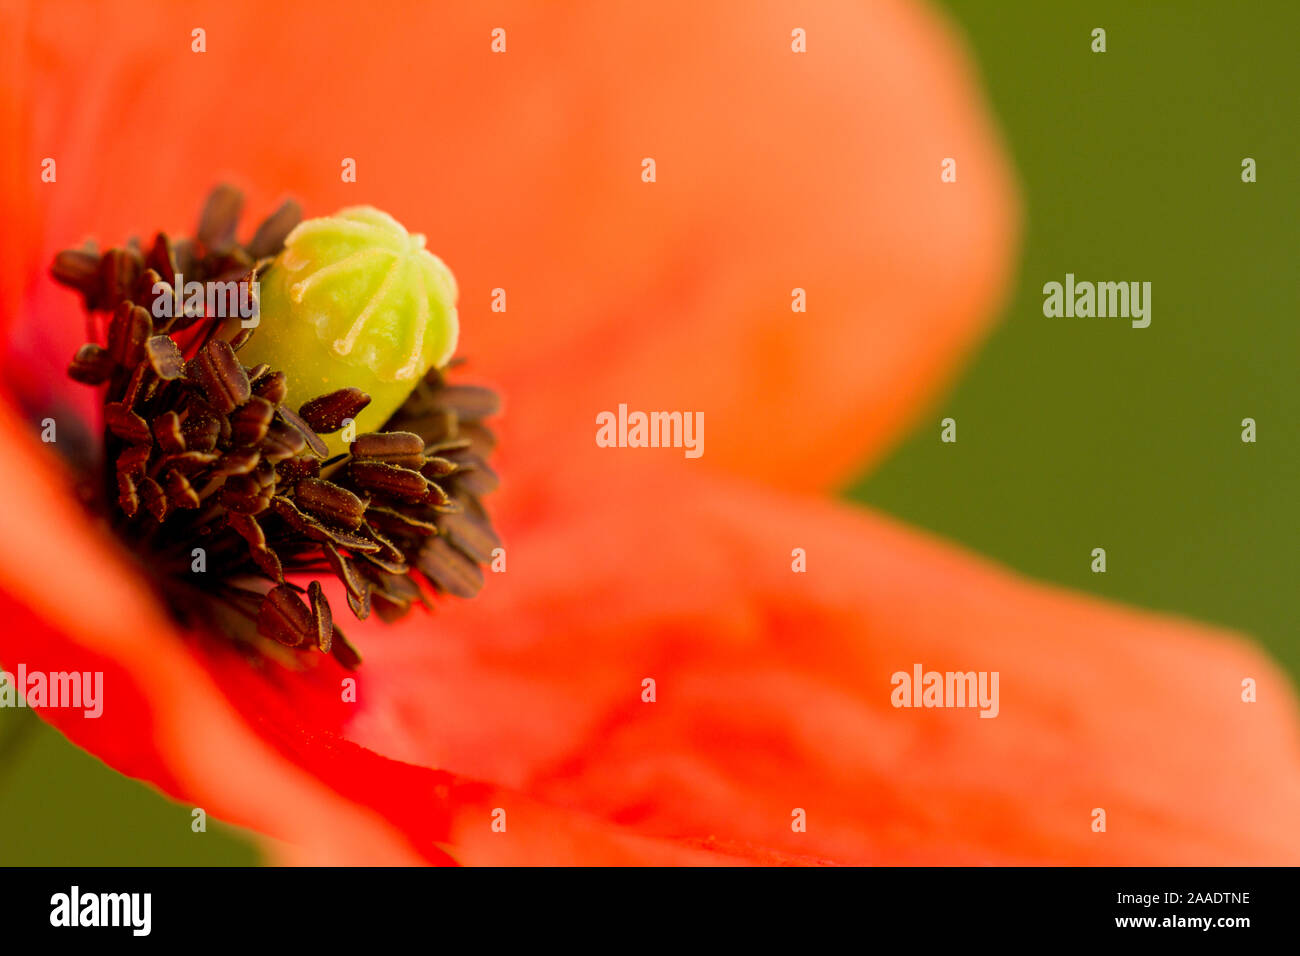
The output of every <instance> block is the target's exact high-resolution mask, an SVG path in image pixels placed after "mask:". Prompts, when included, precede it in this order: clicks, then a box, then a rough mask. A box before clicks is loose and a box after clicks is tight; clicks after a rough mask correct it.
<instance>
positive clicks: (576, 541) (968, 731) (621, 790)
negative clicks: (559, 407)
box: [349, 469, 1300, 865]
mask: <svg viewBox="0 0 1300 956" xmlns="http://www.w3.org/2000/svg"><path fill="white" fill-rule="evenodd" d="M602 478H603V479H604V480H602V481H596V482H593V483H592V484H591V485H589V486H587V487H585V488H584V489H583V491H582V494H581V495H580V496H573V497H570V498H568V499H567V503H566V501H565V500H564V499H559V498H557V499H555V501H554V502H553V508H552V510H551V511H549V512H547V513H545V516H544V517H543V518H542V519H541V520H540V521H539V522H538V523H537V524H536V525H535V526H534V527H532V528H530V529H528V530H527V531H526V532H524V533H516V534H515V535H513V536H512V537H510V538H509V539H508V562H509V563H508V568H507V571H506V573H504V574H497V575H493V576H490V577H491V580H490V581H489V586H488V592H487V593H488V594H489V595H490V597H489V598H487V599H485V600H480V601H477V602H473V603H457V604H448V605H447V606H446V607H443V608H440V609H439V610H438V612H437V615H436V619H435V621H434V623H433V626H432V627H430V626H429V625H428V623H426V622H425V621H420V620H413V621H410V622H409V623H407V624H404V625H401V626H399V627H398V628H397V629H394V630H391V631H390V632H388V633H386V634H383V635H378V634H376V635H375V636H374V639H373V640H371V641H370V642H369V643H368V644H367V648H366V650H367V654H368V657H367V661H366V663H365V665H364V667H363V672H364V673H363V681H364V687H365V693H366V694H367V695H368V696H369V697H370V698H371V699H372V700H373V701H374V702H375V704H374V706H372V707H370V708H367V709H366V710H365V711H364V712H363V713H362V714H361V715H360V716H359V717H358V719H357V721H356V722H354V723H353V724H352V725H351V727H350V731H349V732H350V733H351V734H352V735H353V737H354V738H355V739H357V740H358V741H360V742H362V743H369V744H371V745H372V746H375V747H381V748H383V749H384V750H385V752H387V753H390V754H394V755H396V756H399V757H401V758H402V759H405V760H410V761H413V762H418V763H425V764H432V765H436V766H445V767H450V768H454V769H455V770H457V771H458V772H461V773H465V774H468V775H470V776H474V777H479V778H483V779H491V780H495V781H497V782H499V783H501V784H503V785H506V786H510V787H513V788H516V789H519V790H522V791H526V792H527V793H529V794H530V795H532V796H533V797H535V798H537V799H540V800H544V801H548V802H550V803H552V804H555V805H559V806H564V807H569V808H573V809H579V810H583V811H586V812H589V813H592V814H595V815H599V816H601V817H604V818H606V819H609V820H612V821H615V822H617V823H619V824H622V825H624V826H627V827H629V828H632V829H635V830H637V831H639V832H642V833H647V834H651V835H662V836H677V837H692V836H694V837H703V836H709V835H715V836H717V837H719V838H722V839H728V838H731V839H742V840H744V841H747V842H748V843H750V844H752V845H756V846H762V847H766V848H769V849H772V850H774V851H777V852H787V853H792V854H800V855H802V856H805V857H810V858H814V859H818V858H820V859H831V860H836V861H840V862H855V863H868V862H870V863H950V864H962V863H1004V864H1013V863H1014V864H1039V863H1055V864H1081V863H1084V864H1094V863H1108V864H1180V865H1181V864H1200V865H1206V864H1258V863H1290V864H1295V863H1297V862H1300V821H1298V820H1297V818H1296V815H1295V814H1294V812H1292V811H1293V809H1294V807H1295V806H1297V805H1298V804H1297V800H1300V743H1298V738H1297V719H1296V718H1297V711H1296V702H1295V697H1294V695H1293V694H1292V692H1291V689H1290V687H1289V685H1288V682H1287V680H1286V678H1285V677H1284V676H1283V675H1282V674H1280V673H1279V672H1278V670H1277V669H1276V668H1275V667H1274V666H1273V665H1272V664H1271V663H1269V662H1268V661H1267V660H1266V659H1264V657H1263V656H1262V655H1261V654H1260V653H1259V652H1258V651H1257V650H1256V649H1254V648H1253V647H1252V646H1251V645H1250V644H1248V643H1247V642H1245V641H1243V640H1241V639H1240V638H1237V637H1235V636H1232V635H1229V634H1225V633H1223V632H1219V631H1215V630H1213V629H1211V628H1208V627H1203V626H1200V625H1197V624H1194V623H1191V622H1186V621H1179V620H1174V619H1170V618H1166V617H1161V616H1157V615H1154V614H1150V613H1146V612H1141V611H1136V610H1128V609H1124V608H1120V607H1116V606H1113V605H1108V604H1106V603H1103V602H1101V601H1098V600H1094V599H1091V598H1086V597H1081V596H1077V595H1073V594H1069V593H1066V592H1063V591H1061V590H1058V589H1055V588H1049V587H1044V586H1042V585H1038V584H1033V583H1030V582H1027V581H1024V580H1023V579H1020V578H1018V577H1017V576H1015V575H1012V574H1009V573H1008V572H1006V571H1003V570H1000V569H997V568H995V567H993V566H991V565H990V564H988V563H986V562H983V561H980V560H978V559H976V558H974V557H972V556H970V555H967V554H965V553H963V552H961V551H959V550H958V549H955V548H953V547H951V546H947V545H943V544H940V543H937V542H935V541H932V540H930V539H928V538H926V537H924V536H921V535H919V534H916V533H914V532H910V531H908V530H905V529H903V528H901V527H899V526H897V525H895V524H894V523H893V522H891V521H889V520H887V519H884V518H880V517H877V516H872V515H869V514H865V513H860V512H857V511H855V510H851V509H848V508H846V507H843V506H836V505H831V504H816V503H807V502H796V501H791V500H789V499H787V498H783V497H780V496H778V495H777V494H775V493H769V492H763V491H760V490H753V489H749V490H747V489H744V488H740V487H737V486H735V485H728V484H717V485H708V484H706V483H705V482H703V481H701V482H698V483H693V484H686V483H684V482H683V483H680V484H678V485H677V486H676V493H675V494H674V495H673V496H672V499H671V508H669V509H664V510H660V509H657V508H655V507H644V506H642V505H641V504H639V503H641V502H650V501H655V500H658V498H656V495H661V494H662V492H661V489H662V488H663V487H665V484H664V483H663V482H657V481H656V480H655V479H654V478H653V477H652V476H644V475H643V474H642V472H641V470H640V469H638V470H637V471H636V472H635V473H629V474H626V475H622V476H620V477H619V478H618V479H617V480H615V479H614V477H613V475H612V473H611V474H607V475H603V476H602ZM796 547H799V548H803V549H805V551H806V555H807V571H806V573H794V572H793V571H792V549H794V548H796ZM915 664H920V665H922V666H923V668H924V669H925V670H937V671H941V672H942V671H960V672H966V671H971V670H973V671H997V672H999V674H1000V685H999V686H1000V691H999V698H1000V713H999V714H998V716H997V717H996V718H994V719H982V718H980V717H979V716H978V715H977V711H976V710H972V709H962V710H943V709H895V708H893V707H892V706H891V690H892V687H891V676H892V675H893V674H894V673H895V672H898V671H904V672H908V673H910V672H911V671H912V669H913V666H914V665H915ZM646 678H652V679H653V680H654V681H655V682H656V694H657V700H656V701H655V702H654V703H647V702H644V701H643V699H642V693H643V684H642V682H643V680H644V679H646ZM1244 678H1252V679H1253V680H1254V681H1256V682H1257V685H1258V696H1259V701H1258V703H1244V702H1243V701H1242V699H1241V693H1242V681H1243V679H1244ZM796 808H802V809H804V810H805V811H806V814H807V820H808V830H807V832H806V833H796V832H793V831H792V829H791V821H792V817H791V814H792V812H793V811H794V810H795V809H796ZM1094 808H1102V809H1104V810H1105V811H1106V813H1107V816H1108V827H1107V830H1106V832H1105V833H1094V832H1092V830H1091V823H1092V813H1093V810H1094Z"/></svg>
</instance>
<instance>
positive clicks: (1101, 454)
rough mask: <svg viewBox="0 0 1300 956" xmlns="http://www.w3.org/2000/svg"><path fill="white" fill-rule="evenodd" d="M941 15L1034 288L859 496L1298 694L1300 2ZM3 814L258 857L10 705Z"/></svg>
mask: <svg viewBox="0 0 1300 956" xmlns="http://www.w3.org/2000/svg"><path fill="white" fill-rule="evenodd" d="M946 7H947V9H948V10H949V12H950V13H951V14H952V16H953V17H954V18H955V20H956V21H957V23H958V24H959V25H960V26H961V27H962V28H963V29H964V30H965V32H966V34H967V37H968V39H969V42H970V44H971V46H972V48H973V51H974V54H975V57H976V59H977V61H978V63H979V66H980V68H981V70H982V73H983V76H984V81H985V87H986V90H987V93H988V98H989V100H990V102H991V103H992V106H993V109H994V111H995V113H996V115H997V117H998V119H999V121H1000V123H1001V125H1002V128H1003V131H1004V133H1005V136H1006V139H1007V142H1008V144H1009V146H1010V149H1011V152H1012V155H1013V157H1014V160H1015V163H1016V165H1017V167H1018V169H1019V172H1020V177H1021V181H1022V184H1023V190H1024V198H1025V203H1026V213H1027V223H1026V231H1025V237H1024V245H1023V253H1022V256H1021V265H1020V276H1019V282H1018V286H1017V289H1016V290H1015V293H1014V296H1013V298H1012V300H1011V302H1010V304H1009V306H1008V308H1007V310H1006V313H1005V315H1004V316H1003V321H1002V323H1001V325H1000V326H999V327H998V329H997V331H996V332H995V333H994V334H993V335H992V337H991V338H990V339H989V341H988V342H987V344H986V345H985V347H984V348H983V349H982V351H981V352H980V354H979V355H978V357H977V359H976V360H975V361H974V363H973V364H972V365H971V366H970V367H969V368H968V369H967V370H966V371H965V373H964V375H963V377H962V379H961V381H960V382H959V383H958V385H957V387H956V388H955V389H954V390H953V391H952V393H951V394H949V395H947V396H945V397H944V398H943V399H942V400H941V401H939V402H938V403H937V404H936V405H935V406H934V407H933V408H932V409H931V410H930V412H929V413H928V414H927V415H926V416H924V418H923V420H922V421H921V422H920V423H919V425H918V427H917V429H916V431H915V432H914V434H913V435H912V436H911V438H910V439H909V440H908V441H906V442H905V443H904V444H903V445H902V447H900V448H899V449H898V450H897V451H896V452H895V453H894V454H893V455H892V456H891V457H890V458H889V460H888V461H886V462H885V463H884V465H883V466H882V467H880V468H878V469H877V470H876V471H875V472H873V473H872V474H871V475H869V476H865V477H864V478H863V480H862V481H861V482H860V483H858V484H856V485H855V486H854V487H853V488H852V489H851V491H850V495H851V497H853V498H854V499H856V500H859V501H862V502H865V503H867V504H870V505H873V506H875V507H877V508H881V509H883V510H885V511H888V512H891V513H893V514H895V515H898V516H899V517H902V518H904V519H906V520H908V521H909V522H911V523H913V524H916V525H919V526H922V527H925V528H930V529H933V530H934V531H937V532H939V533H941V534H943V535H945V536H946V537H949V538H952V539H955V540H957V541H961V542H964V543H965V544H967V545H968V546H970V547H971V548H973V549H975V550H977V551H980V552H982V553H984V554H986V555H989V556H990V557H993V558H996V559H997V560H999V561H1002V562H1004V563H1005V564H1007V565H1009V566H1010V567H1012V568H1015V569H1017V570H1020V571H1022V572H1025V573H1027V574H1029V575H1032V576H1034V577H1036V578H1040V579H1043V580H1046V581H1054V582H1058V583H1060V584H1065V585H1069V586H1071V587H1074V588H1077V589H1080V590H1083V591H1089V592H1092V593H1095V594H1099V595H1103V596H1105V597H1108V598H1112V599H1115V600H1119V601H1125V602H1129V603H1133V604H1137V605H1141V606H1143V607H1148V608H1155V609H1159V610H1164V611H1172V612H1177V613H1180V614H1185V615H1188V616H1190V617H1194V618H1197V619H1199V620H1202V621H1207V622H1212V623H1215V624H1220V625H1226V626H1228V627H1232V628H1236V629H1239V630H1241V631H1244V632H1246V633H1249V634H1251V635H1253V636H1255V637H1256V638H1257V639H1258V640H1259V641H1260V642H1261V643H1262V644H1263V645H1264V646H1266V647H1267V648H1268V649H1269V650H1270V651H1271V652H1272V653H1273V655H1274V656H1275V657H1276V658H1277V659H1278V660H1279V661H1281V662H1282V664H1283V665H1284V666H1285V667H1287V669H1288V670H1289V671H1290V673H1291V674H1292V676H1293V677H1295V676H1298V675H1300V639H1297V636H1296V632H1295V615H1294V612H1293V606H1294V602H1295V594H1296V585H1295V580H1294V572H1295V565H1294V560H1295V554H1296V547H1295V535H1296V532H1297V529H1298V528H1300V521H1297V518H1298V517H1300V510H1298V509H1297V507H1296V505H1295V503H1294V502H1295V492H1296V489H1297V487H1300V482H1298V480H1297V479H1300V453H1297V445H1296V441H1295V427H1296V426H1295V423H1296V422H1297V421H1300V388H1297V387H1296V358H1297V355H1300V326H1298V325H1297V323H1296V318H1297V308H1296V306H1297V303H1298V302H1300V269H1297V268H1296V263H1295V255H1296V252H1297V249H1300V241H1298V240H1300V235H1298V234H1297V232H1298V230H1300V185H1297V169H1300V165H1298V164H1300V148H1298V147H1300V137H1297V135H1296V128H1295V124H1296V121H1297V118H1300V111H1298V110H1297V105H1298V103H1297V100H1298V97H1297V92H1298V91H1300V57H1297V54H1296V47H1295V44H1296V37H1297V36H1300V3H1295V2H1294V0H1285V2H1282V0H1278V2H1269V3H1265V2H1254V3H1249V4H1230V3H1225V2H1222V0H1219V2H1211V0H1202V2H1185V0H1178V2H1173V0H1170V2H1156V0H1144V2H1142V3H1133V2H1132V0H1126V2H1110V3H1105V2H1096V0H1089V2H1086V3H1082V2H1060V0H1053V2H1049V3H1044V2H1041V0H1030V2H1022V3H1009V2H1001V3H993V2H988V0H971V2H952V3H949V4H946ZM1095 27H1103V28H1104V29H1105V30H1106V32H1107V36H1106V40H1107V52H1105V53H1104V54H1096V53H1093V52H1092V51H1091V49H1090V45H1091V36H1090V34H1091V31H1092V29H1093V28H1095ZM1247 156H1249V157H1252V158H1254V159H1255V160H1256V162H1257V164H1258V181H1257V182H1256V183H1253V184H1245V183H1243V182H1242V181H1241V161H1242V159H1243V158H1244V157H1247ZM958 175H959V176H960V164H959V169H958ZM1066 272H1073V273H1074V274H1075V276H1076V277H1077V278H1078V279H1081V280H1082V279H1091V280H1146V281H1150V282H1151V283H1152V284H1153V290H1152V304H1153V311H1152V322H1151V326H1150V328H1147V329H1133V328H1130V327H1129V325H1128V323H1127V322H1126V321H1122V320H1116V319H1064V318H1062V319H1047V318H1044V317H1043V315H1042V301H1043V296H1042V291H1041V290H1042V286H1043V283H1044V282H1047V281H1051V280H1055V281H1058V282H1059V281H1063V278H1064V275H1065V273H1066ZM946 416H952V417H953V418H955V419H956V420H957V434H958V441H957V442H956V444H943V443H941V442H940V441H939V420H940V419H941V418H943V417H946ZM1246 417H1251V418H1254V419H1255V420H1256V422H1257V423H1258V441H1257V442H1256V443H1255V444H1253V445H1251V444H1243V443H1242V441H1241V420H1242V419H1243V418H1246ZM1094 547H1104V548H1105V549H1106V552H1107V567H1108V570H1107V573H1105V574H1093V573H1091V571H1090V563H1091V556H1090V552H1091V550H1092V549H1093V548H1094ZM87 795H93V799H91V800H87V799H86V797H87ZM0 820H3V821H4V825H3V826H0V863H5V864H76V865H97V864H102V865H109V864H120V863H139V864H199V865H217V864H247V863H254V862H257V860H258V858H259V852H258V850H257V849H256V847H255V845H254V844H253V843H252V842H251V841H249V840H248V839H246V838H245V836H244V835H242V834H240V833H239V832H238V831H235V830H232V829H229V828H226V827H223V826H222V825H220V824H215V823H213V822H212V821H209V826H208V832H207V833H204V834H195V833H192V832H191V831H190V815H189V807H185V806H180V805H177V804H174V803H172V802H170V801H168V800H165V799H163V798H162V797H160V796H158V795H157V794H155V793H154V792H153V791H151V790H149V789H148V788H146V787H144V786H142V785H140V784H137V783H135V782H134V781H131V780H128V779H126V778H124V777H122V776H120V775H118V774H116V773H114V772H113V771H110V770H108V769H107V768H105V767H104V766H103V765H101V764H100V763H99V762H98V761H97V760H95V759H94V758H93V757H90V756H88V755H86V754H84V753H83V752H81V751H80V750H78V749H77V748H75V747H73V746H72V745H71V744H69V743H67V742H66V741H65V740H63V738H62V737H60V736H59V735H58V734H57V733H55V732H54V731H52V730H50V729H49V728H48V727H46V726H45V725H44V724H42V723H40V722H39V721H38V720H36V719H34V718H32V717H31V716H30V711H13V710H3V711H0Z"/></svg>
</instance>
